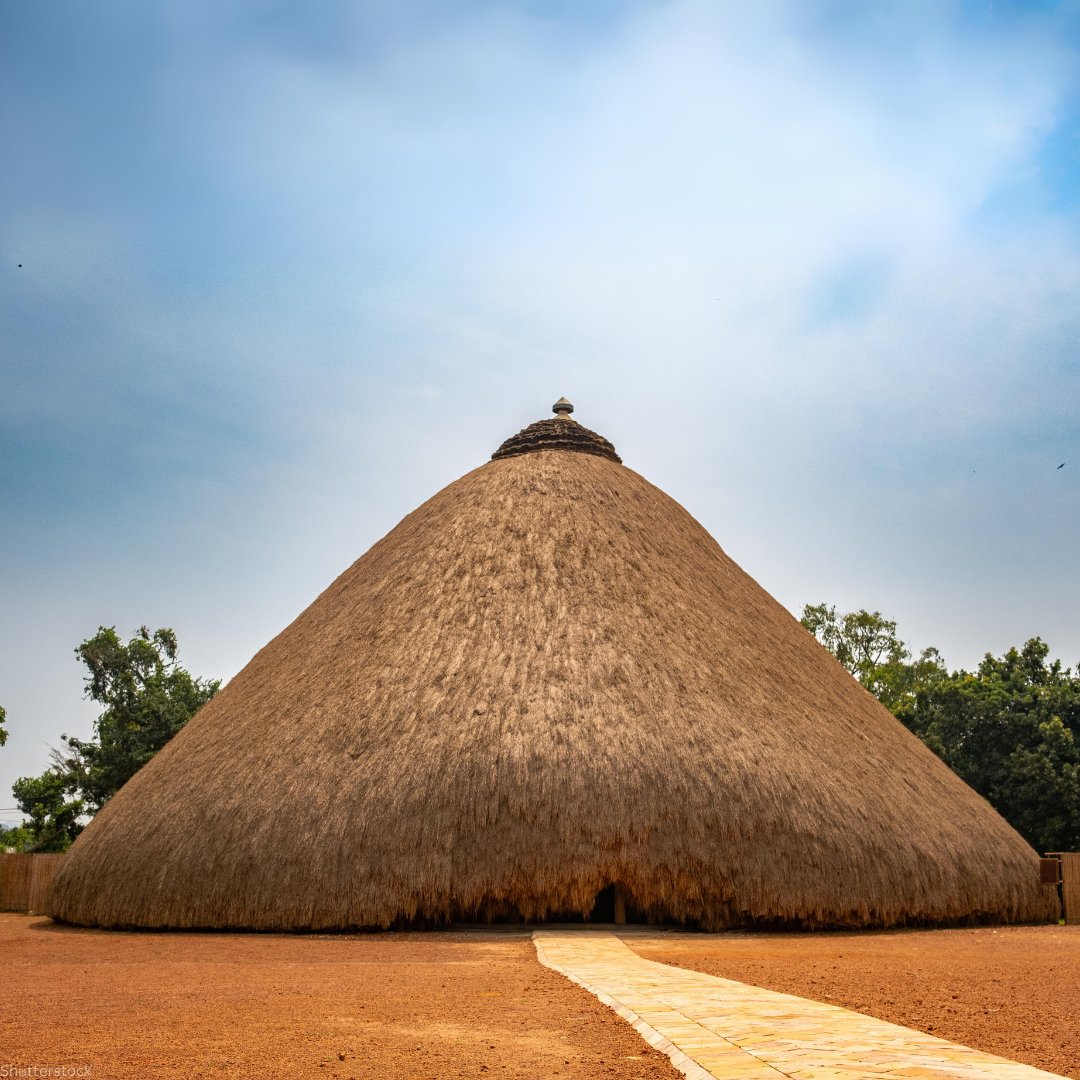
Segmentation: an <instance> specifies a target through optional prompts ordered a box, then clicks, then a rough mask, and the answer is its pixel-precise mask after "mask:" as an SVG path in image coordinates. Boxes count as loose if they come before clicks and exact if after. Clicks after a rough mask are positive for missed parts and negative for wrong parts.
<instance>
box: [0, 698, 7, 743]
mask: <svg viewBox="0 0 1080 1080" xmlns="http://www.w3.org/2000/svg"><path fill="white" fill-rule="evenodd" d="M6 719H7V712H6V710H5V709H4V706H3V705H0V746H3V745H4V744H5V743H6V742H7V740H8V733H7V729H6V728H5V727H4V721H5V720H6Z"/></svg>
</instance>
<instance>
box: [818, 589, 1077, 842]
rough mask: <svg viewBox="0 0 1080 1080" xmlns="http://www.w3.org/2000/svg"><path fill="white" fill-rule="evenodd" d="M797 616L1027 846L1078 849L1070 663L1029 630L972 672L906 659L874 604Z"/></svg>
mask: <svg viewBox="0 0 1080 1080" xmlns="http://www.w3.org/2000/svg"><path fill="white" fill-rule="evenodd" d="M802 623H803V625H804V626H805V627H806V628H807V629H808V630H809V631H810V632H811V633H812V634H814V636H815V637H816V638H817V639H818V640H819V641H820V642H821V643H822V644H823V645H824V646H825V647H826V648H827V649H828V650H829V651H830V652H831V653H832V654H833V655H834V656H835V657H836V658H837V659H838V660H839V661H840V662H841V663H842V664H843V665H844V666H845V667H846V668H847V669H848V671H850V672H851V673H852V674H853V675H854V676H855V677H856V678H857V679H858V680H859V681H860V682H861V683H862V684H863V686H865V687H866V688H867V689H868V690H869V691H870V692H871V693H873V694H874V695H875V696H876V697H878V698H879V700H881V702H882V703H883V704H885V705H886V706H887V707H888V708H889V709H891V710H892V712H893V713H894V714H895V715H896V717H897V718H898V719H899V720H900V721H901V722H902V723H903V724H905V725H906V726H907V727H908V728H909V729H910V730H911V731H913V732H914V733H915V734H916V735H918V736H919V738H920V739H922V740H923V742H925V743H926V745H927V746H928V747H930V749H931V750H933V751H934V753H935V754H937V755H938V757H940V758H941V759H942V760H943V761H944V762H945V763H946V764H947V765H948V766H949V767H950V768H951V769H952V770H953V771H954V772H955V773H957V775H959V776H960V777H961V779H963V780H964V781H966V782H967V783H968V784H970V785H971V787H973V788H974V789H975V790H976V791H977V792H979V794H980V795H982V796H983V797H984V798H986V799H987V801H988V802H989V803H990V804H991V805H992V806H993V807H994V808H995V809H996V810H997V811H998V813H1000V814H1001V815H1002V817H1004V818H1005V819H1006V820H1007V821H1008V822H1009V823H1010V824H1011V825H1012V826H1013V828H1015V829H1016V830H1017V832H1019V833H1020V834H1021V836H1023V837H1024V838H1025V839H1026V840H1027V841H1028V842H1029V843H1030V844H1031V845H1032V846H1033V847H1035V848H1037V849H1038V850H1040V851H1077V850H1080V671H1078V672H1077V673H1076V674H1073V673H1072V672H1071V671H1070V670H1069V669H1068V668H1065V667H1063V666H1062V664H1061V661H1059V660H1053V661H1050V660H1048V656H1049V648H1048V646H1047V645H1046V643H1045V642H1043V641H1042V640H1041V639H1040V638H1032V639H1031V640H1030V641H1028V642H1027V644H1025V645H1024V646H1023V647H1022V648H1020V649H1017V648H1012V649H1009V650H1008V651H1007V652H1006V653H1004V654H1003V655H1002V656H1000V657H995V656H991V655H990V654H989V653H987V654H986V656H985V657H984V658H983V660H982V662H981V663H980V664H979V667H978V669H977V670H976V671H974V672H968V671H963V670H959V671H953V672H949V671H948V670H947V669H946V667H945V665H944V662H943V661H942V659H941V654H940V653H939V652H938V651H937V650H936V649H924V650H923V651H922V653H920V655H919V657H918V658H917V659H915V660H912V658H911V652H910V650H909V649H908V647H907V646H906V645H905V644H904V643H903V641H901V640H900V638H899V637H898V636H897V631H896V623H895V622H892V621H891V620H888V619H885V618H883V617H882V615H881V613H880V612H876V611H875V612H867V611H856V612H850V613H848V614H846V615H842V616H841V615H838V614H837V612H836V609H835V608H833V607H828V606H827V605H825V604H816V605H810V604H808V605H807V606H806V607H805V608H804V609H803V616H802Z"/></svg>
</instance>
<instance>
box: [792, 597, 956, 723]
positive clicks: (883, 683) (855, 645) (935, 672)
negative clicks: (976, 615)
mask: <svg viewBox="0 0 1080 1080" xmlns="http://www.w3.org/2000/svg"><path fill="white" fill-rule="evenodd" d="M800 622H801V623H802V624H803V626H805V627H806V629H807V630H809V631H810V633H811V634H813V635H814V637H816V638H817V639H818V641H820V642H821V644H822V645H824V646H825V648H826V649H828V650H829V652H831V653H832V654H833V656H835V657H836V659H837V660H839V661H840V663H841V664H843V666H844V667H845V668H847V670H848V671H849V672H850V673H851V674H852V675H854V676H855V678H856V679H858V680H859V682H861V683H862V684H863V686H865V687H866V689H867V690H869V691H870V693H871V694H873V695H874V696H875V697H876V698H877V699H878V700H879V701H881V702H882V704H884V705H885V706H886V707H887V708H888V709H890V710H892V712H894V713H895V712H897V711H898V710H900V709H902V708H904V707H905V705H906V704H908V703H909V702H910V701H911V700H912V699H913V697H914V695H915V693H916V691H917V690H918V689H919V688H920V687H921V686H924V685H927V684H929V683H931V682H933V681H934V680H936V679H939V678H943V677H944V676H945V675H946V674H947V672H946V670H945V665H944V663H943V661H942V658H941V654H940V653H939V652H938V651H937V649H934V648H929V649H924V650H923V651H922V652H921V653H920V654H919V657H918V659H916V660H914V661H912V659H911V650H910V649H909V648H908V647H907V645H905V644H904V642H903V641H901V640H900V638H899V637H898V636H897V631H896V623H895V622H894V621H893V620H891V619H886V618H885V617H884V616H883V615H882V614H881V612H880V611H866V610H865V609H862V610H859V611H850V612H848V613H847V614H846V615H839V614H837V611H836V608H835V607H832V606H830V605H828V604H807V605H806V606H805V607H804V608H803V612H802V617H801V619H800Z"/></svg>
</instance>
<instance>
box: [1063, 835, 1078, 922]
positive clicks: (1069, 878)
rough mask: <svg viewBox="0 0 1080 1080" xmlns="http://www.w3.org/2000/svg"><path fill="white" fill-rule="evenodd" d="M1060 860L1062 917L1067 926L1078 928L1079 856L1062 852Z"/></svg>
mask: <svg viewBox="0 0 1080 1080" xmlns="http://www.w3.org/2000/svg"><path fill="white" fill-rule="evenodd" d="M1058 858H1060V859H1061V906H1062V907H1063V908H1064V911H1063V912H1062V915H1063V917H1064V919H1065V922H1066V923H1067V924H1068V925H1069V926H1080V854H1078V853H1077V852H1075V851H1063V852H1062V853H1061V854H1060V855H1059V856H1058Z"/></svg>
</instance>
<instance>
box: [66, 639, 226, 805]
mask: <svg viewBox="0 0 1080 1080" xmlns="http://www.w3.org/2000/svg"><path fill="white" fill-rule="evenodd" d="M75 653H76V655H77V656H78V657H79V658H80V659H81V660H82V661H83V663H84V664H85V665H86V667H87V669H88V670H89V672H90V674H89V676H88V677H87V679H86V684H87V685H86V696H87V697H88V698H90V699H91V700H92V701H96V702H97V703H98V704H100V705H102V706H104V709H103V711H102V713H101V715H100V716H99V717H98V719H97V722H96V724H95V725H94V736H95V737H94V738H93V739H90V740H87V741H83V740H81V739H76V738H74V737H72V736H69V735H65V736H64V737H63V742H64V744H65V745H66V746H67V748H68V751H69V753H68V754H67V755H65V759H64V760H65V763H66V766H67V768H68V771H69V772H70V773H71V774H72V775H74V776H77V777H78V789H79V791H80V792H81V793H82V795H83V796H84V798H85V800H86V805H87V807H88V808H89V809H90V810H91V811H97V810H100V809H101V807H102V806H104V805H105V803H106V802H107V801H108V800H109V799H110V798H111V797H112V796H113V795H115V794H116V792H117V791H118V790H119V789H120V788H121V787H122V786H123V785H124V784H125V783H127V781H128V780H130V779H131V777H132V776H134V775H135V773H136V772H138V771H139V769H141V768H142V767H143V765H145V764H146V763H147V762H148V761H149V760H150V759H151V758H152V757H153V756H154V755H155V754H156V753H157V752H158V751H159V750H160V749H161V748H162V747H163V746H164V745H165V744H166V743H167V742H168V741H169V740H170V739H171V738H172V737H173V736H174V735H175V734H176V733H177V732H178V731H179V730H180V729H181V728H182V727H183V726H184V725H185V724H186V723H187V722H188V720H190V719H191V717H192V716H194V715H195V713H196V712H197V711H198V710H199V709H200V708H201V707H202V706H203V705H205V704H206V702H208V701H209V700H210V699H211V698H212V697H213V696H214V694H216V693H217V691H218V688H219V687H220V685H221V683H220V681H218V680H213V681H209V680H205V679H197V678H192V676H191V675H190V674H189V673H188V672H187V671H186V670H185V669H184V668H182V667H181V666H180V664H179V661H178V660H177V658H176V657H177V643H176V634H174V633H173V631H172V630H169V629H160V630H155V631H154V633H153V634H151V633H150V631H149V630H148V629H147V628H146V627H145V626H142V627H140V628H139V630H138V631H137V632H136V634H135V635H134V636H133V637H132V638H131V639H130V640H129V641H128V642H127V643H126V644H125V643H124V642H123V641H121V639H120V637H119V635H118V634H117V633H116V629H115V627H111V626H110V627H104V626H103V627H100V628H99V629H98V632H97V633H96V634H95V635H94V636H93V637H92V638H89V639H88V640H86V641H84V642H83V643H82V644H81V645H80V646H79V647H78V648H77V649H76V650H75Z"/></svg>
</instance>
